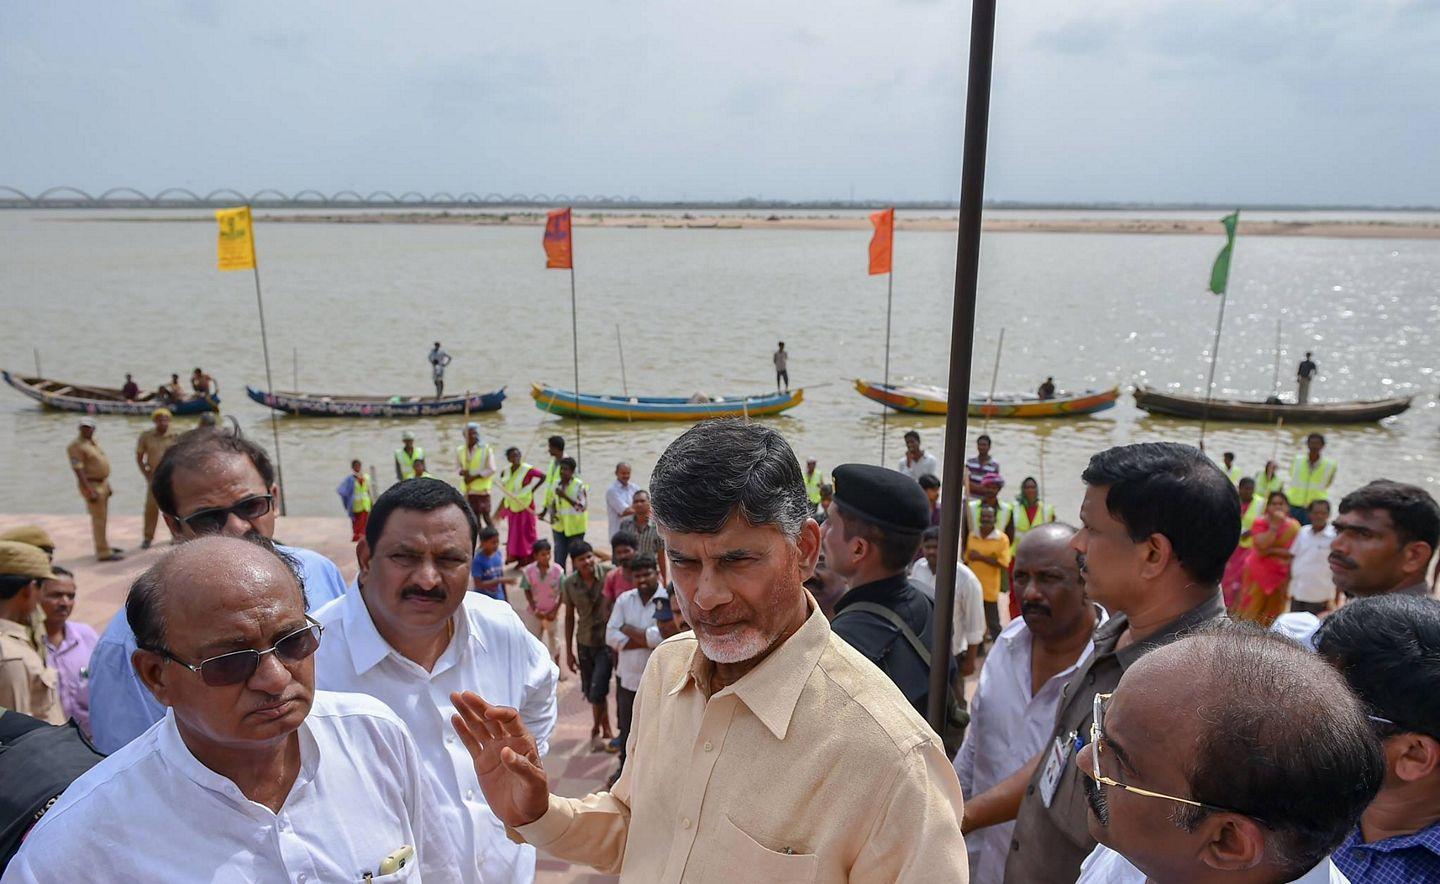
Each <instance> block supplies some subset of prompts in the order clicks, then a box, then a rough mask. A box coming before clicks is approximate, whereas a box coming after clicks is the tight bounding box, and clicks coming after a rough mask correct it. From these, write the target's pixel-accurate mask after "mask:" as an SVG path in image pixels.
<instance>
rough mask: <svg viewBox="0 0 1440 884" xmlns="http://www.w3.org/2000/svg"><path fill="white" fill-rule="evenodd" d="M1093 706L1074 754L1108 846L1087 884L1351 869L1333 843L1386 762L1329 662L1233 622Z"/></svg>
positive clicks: (1326, 874)
mask: <svg viewBox="0 0 1440 884" xmlns="http://www.w3.org/2000/svg"><path fill="white" fill-rule="evenodd" d="M1091 705H1092V724H1091V727H1090V729H1089V733H1088V734H1086V735H1085V746H1084V748H1083V749H1082V750H1081V751H1080V753H1079V755H1078V757H1077V760H1076V763H1077V766H1078V767H1079V768H1080V770H1081V771H1082V773H1083V774H1084V777H1085V779H1084V780H1083V782H1084V785H1085V795H1086V800H1087V804H1088V808H1089V809H1088V813H1087V815H1088V819H1089V828H1090V832H1091V834H1092V835H1094V836H1095V837H1096V838H1097V839H1098V840H1099V841H1100V846H1099V847H1097V848H1096V849H1095V851H1094V852H1093V853H1092V854H1091V855H1090V856H1089V858H1087V859H1086V860H1085V863H1084V865H1083V866H1082V867H1081V872H1080V878H1079V881H1080V882H1081V884H1144V882H1147V881H1148V882H1154V884H1170V882H1187V884H1188V882H1237V884H1239V882H1245V884H1286V882H1295V884H1332V882H1341V881H1345V880H1346V878H1345V876H1344V875H1340V874H1338V873H1337V872H1336V871H1335V868H1334V865H1333V864H1332V862H1331V860H1330V859H1329V856H1330V853H1331V852H1332V851H1334V850H1335V848H1336V847H1337V846H1339V845H1340V843H1341V841H1342V840H1343V839H1344V838H1345V836H1346V834H1347V833H1348V832H1349V831H1350V830H1351V828H1352V827H1353V826H1354V825H1355V822H1356V820H1358V819H1359V818H1360V814H1361V811H1363V810H1364V809H1365V805H1366V804H1367V803H1369V802H1370V800H1371V799H1372V798H1373V797H1374V796H1375V793H1376V790H1378V789H1379V788H1380V783H1381V780H1382V779H1383V778H1384V776H1385V766H1384V763H1383V759H1382V757H1381V754H1380V750H1379V747H1378V746H1377V745H1376V743H1375V738H1374V736H1373V735H1372V734H1371V733H1370V724H1369V722H1367V721H1366V715H1365V710H1364V707H1363V705H1362V704H1361V702H1360V701H1359V700H1358V699H1357V698H1356V697H1355V695H1354V694H1353V693H1351V692H1350V690H1349V688H1348V687H1346V685H1345V682H1344V680H1343V679H1342V678H1341V677H1340V676H1339V674H1338V673H1337V672H1335V671H1334V670H1333V669H1331V668H1330V667H1328V666H1327V665H1326V664H1325V661H1324V660H1323V659H1321V658H1320V657H1318V656H1316V655H1315V654H1312V653H1310V652H1309V651H1307V650H1305V649H1304V648H1302V647H1301V646H1300V645H1299V644H1297V643H1296V642H1293V641H1291V640H1289V639H1286V638H1283V637H1281V636H1278V635H1276V634H1275V633H1271V632H1266V631H1264V630H1262V629H1260V628H1259V627H1255V626H1251V625H1248V624H1247V625H1241V624H1224V625H1222V626H1220V627H1217V628H1212V629H1209V630H1205V631H1202V632H1200V633H1198V634H1196V635H1192V636H1189V637H1186V638H1183V639H1180V640H1178V641H1176V642H1173V643H1171V644H1169V645H1167V646H1165V647H1163V648H1159V649H1157V650H1155V651H1154V652H1152V653H1150V654H1147V655H1146V656H1145V657H1144V658H1143V659H1142V660H1140V661H1138V662H1137V663H1136V664H1135V665H1134V666H1132V667H1130V668H1129V669H1128V670H1127V671H1126V672H1125V675H1124V677H1123V678H1121V679H1120V684H1119V685H1117V686H1116V688H1115V692H1114V694H1113V695H1111V694H1108V693H1102V694H1097V695H1096V696H1095V698H1094V699H1093V700H1092V701H1091ZM1181 710H1183V714H1177V713H1179V712H1180V711H1181ZM1356 880H1366V881H1390V880H1397V881H1398V880H1404V881H1412V880H1433V877H1432V878H1426V877H1423V876H1422V877H1407V878H1397V879H1390V878H1370V877H1366V878H1363V879H1356Z"/></svg>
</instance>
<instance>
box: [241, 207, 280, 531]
mask: <svg viewBox="0 0 1440 884" xmlns="http://www.w3.org/2000/svg"><path fill="white" fill-rule="evenodd" d="M250 244H251V245H250V247H251V248H252V249H254V247H255V245H254V244H255V223H254V222H253V221H252V222H251V223H250ZM250 270H251V272H252V273H253V274H254V275H255V306H256V308H257V309H258V310H259V312H260V349H261V350H262V351H263V352H264V353H265V386H266V387H267V388H269V390H270V395H272V396H273V395H275V380H274V378H273V377H272V376H271V374H270V337H269V335H267V334H266V332H265V299H264V298H263V297H261V295H260V259H259V258H256V259H255V260H254V261H253V262H252V266H251V268H250ZM270 432H271V434H272V435H274V437H275V479H276V482H277V483H278V484H279V486H280V515H282V516H283V515H285V510H286V503H285V466H284V462H283V461H282V460H281V459H280V417H279V415H277V414H276V413H275V409H274V408H271V409H270Z"/></svg>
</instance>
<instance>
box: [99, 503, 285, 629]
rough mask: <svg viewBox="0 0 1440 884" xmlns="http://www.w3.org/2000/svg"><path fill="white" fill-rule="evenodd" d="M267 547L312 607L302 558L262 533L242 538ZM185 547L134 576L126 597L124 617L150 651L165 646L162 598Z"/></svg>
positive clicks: (166, 555) (164, 620) (252, 533)
mask: <svg viewBox="0 0 1440 884" xmlns="http://www.w3.org/2000/svg"><path fill="white" fill-rule="evenodd" d="M243 539H244V540H247V541H249V542H250V543H253V544H255V545H256V546H258V547H260V548H261V549H264V550H266V551H268V552H269V553H270V554H271V555H273V556H275V558H277V559H279V560H280V562H281V563H282V564H283V565H284V566H285V568H286V570H288V571H289V572H290V576H292V577H294V578H295V583H296V585H297V586H299V587H300V601H301V604H302V605H303V606H304V607H305V609H306V610H309V608H310V605H309V602H308V601H307V600H306V598H305V576H304V574H303V573H302V572H301V570H300V562H299V560H297V559H296V558H295V557H294V556H292V555H290V554H289V553H287V552H284V551H283V550H281V549H279V548H278V547H276V546H275V543H274V541H272V540H270V539H269V538H268V537H265V536H263V535H261V534H257V533H254V532H251V533H249V534H246V535H245V537H244V538H243ZM204 542H206V539H204V538H202V539H201V540H192V541H190V543H204ZM180 549H183V547H177V548H176V549H174V550H171V551H170V552H167V553H166V554H165V555H164V556H163V557H162V558H161V559H160V561H158V562H156V563H155V564H153V565H151V566H150V567H149V568H147V569H146V570H145V573H143V574H141V575H140V576H139V577H137V578H135V582H134V583H132V584H131V585H130V594H129V595H128V596H127V597H126V599H125V620H126V621H127V622H128V623H129V624H130V631H131V632H133V633H134V634H135V645H136V647H139V648H143V649H144V650H147V651H161V650H164V649H165V647H166V644H165V627H166V626H167V625H168V623H167V620H166V617H165V605H164V601H163V596H164V586H165V579H166V577H167V576H168V575H169V573H170V570H171V568H172V567H173V564H172V563H173V562H174V560H175V553H176V552H177V551H178V550H180Z"/></svg>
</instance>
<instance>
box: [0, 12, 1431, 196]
mask: <svg viewBox="0 0 1440 884" xmlns="http://www.w3.org/2000/svg"><path fill="white" fill-rule="evenodd" d="M968 32H969V5H968V3H967V2H962V0H840V2H834V0H828V2H809V0H779V2H777V0H720V2H697V0H668V2H662V0H547V2H515V3H504V2H495V0H466V2H460V0H455V2H416V0H410V2H406V3H394V2H357V0H347V2H343V3H342V2H336V3H332V4H317V3H309V2H300V0H288V2H247V3H233V2H232V3H222V2H198V0H197V2H170V3H166V2H123V3H110V2H103V0H88V2H79V3H43V2H18V0H17V2H11V3H5V4H3V5H0V184H3V185H11V186H15V187H19V188H21V189H24V190H27V191H30V192H32V193H33V192H35V191H37V190H40V189H43V188H45V187H49V186H53V185H59V184H71V185H78V186H80V187H84V188H86V189H89V190H92V191H94V190H96V189H99V190H103V189H105V188H107V187H112V186H117V185H129V186H134V187H138V188H141V189H142V190H147V191H152V192H153V191H154V190H158V189H159V188H162V187H167V186H186V187H190V188H192V189H196V190H200V191H201V192H202V193H203V192H205V191H208V190H211V189H214V188H218V187H226V186H229V187H237V188H239V189H241V190H244V191H247V192H250V191H253V190H256V189H259V188H262V187H274V188H279V189H281V190H285V191H288V192H293V191H295V190H299V189H302V188H310V187H313V188H317V189H319V190H323V191H325V192H327V193H332V192H335V191H338V190H341V189H347V188H354V189H356V190H360V191H362V192H369V191H371V190H377V189H387V190H391V191H393V192H395V193H397V194H398V193H400V192H402V191H405V190H418V191H424V192H426V193H433V192H436V191H449V192H451V193H454V194H459V193H461V192H463V191H474V192H477V193H479V194H482V195H483V194H485V193H487V192H500V193H504V194H512V193H530V194H533V193H545V194H555V193H568V194H576V193H581V194H605V195H612V194H617V195H635V196H640V197H644V198H651V199H682V198H689V199H738V198H744V197H749V196H760V197H766V198H772V199H793V200H806V199H830V198H837V199H845V198H848V197H849V196H850V195H851V193H852V192H853V194H854V196H855V197H856V198H860V199H896V200H901V199H924V200H932V199H933V200H948V199H954V198H955V196H956V194H957V192H958V186H959V184H958V182H959V168H960V143H961V130H962V123H963V110H964V95H965V67H966V52H967V47H968ZM1437 47H1440V0H1409V2H1400V0H1344V2H1342V0H1263V2H1262V0H1233V2H1232V0H1086V2H1083V3H1076V2H1074V0H1000V10H999V24H998V29H997V41H996V63H995V90H994V95H993V104H992V115H991V130H990V169H989V178H988V181H987V197H989V198H991V199H1001V200H1027V201H1075V202H1081V201H1156V202H1168V201H1175V202H1195V201H1199V202H1207V203H1281V202H1283V203H1348V204H1385V205H1436V204H1440V162H1436V159H1437V154H1440V151H1437V145H1440V51H1437Z"/></svg>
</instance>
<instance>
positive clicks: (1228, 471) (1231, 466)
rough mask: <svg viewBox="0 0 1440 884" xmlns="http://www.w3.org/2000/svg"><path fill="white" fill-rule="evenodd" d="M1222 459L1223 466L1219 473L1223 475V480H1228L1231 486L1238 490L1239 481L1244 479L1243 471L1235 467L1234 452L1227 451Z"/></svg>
mask: <svg viewBox="0 0 1440 884" xmlns="http://www.w3.org/2000/svg"><path fill="white" fill-rule="evenodd" d="M1222 457H1223V458H1224V460H1225V466H1224V468H1223V469H1222V470H1221V471H1222V472H1223V473H1225V478H1227V479H1229V480H1230V484H1231V485H1234V486H1235V487H1236V488H1239V487H1240V480H1241V479H1242V478H1244V477H1245V471H1244V470H1242V469H1240V468H1239V467H1238V466H1236V465H1235V452H1233V451H1227V452H1225V453H1224V454H1223V455H1222Z"/></svg>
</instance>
